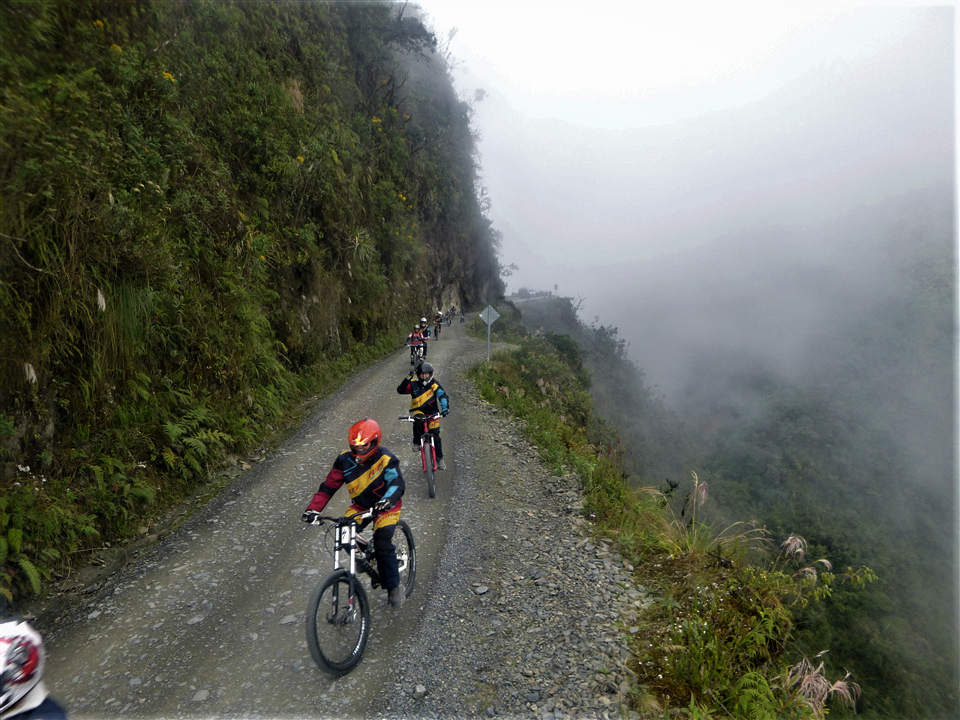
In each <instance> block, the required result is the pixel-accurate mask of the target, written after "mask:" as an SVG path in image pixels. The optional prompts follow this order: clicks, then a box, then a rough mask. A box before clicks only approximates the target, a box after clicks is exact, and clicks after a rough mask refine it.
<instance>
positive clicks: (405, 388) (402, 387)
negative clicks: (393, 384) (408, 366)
mask: <svg viewBox="0 0 960 720" xmlns="http://www.w3.org/2000/svg"><path fill="white" fill-rule="evenodd" d="M397 392H398V393H400V394H401V395H412V394H413V383H412V382H411V381H410V378H404V379H403V380H401V381H400V384H399V385H397Z"/></svg>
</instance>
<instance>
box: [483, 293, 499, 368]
mask: <svg viewBox="0 0 960 720" xmlns="http://www.w3.org/2000/svg"><path fill="white" fill-rule="evenodd" d="M498 317H500V313H498V312H497V311H496V310H494V309H493V306H492V305H487V307H485V308H484V310H483V312H482V313H480V319H481V320H483V321H484V322H485V323H486V324H487V362H490V326H491V325H493V323H495V322H496V321H497V318H498Z"/></svg>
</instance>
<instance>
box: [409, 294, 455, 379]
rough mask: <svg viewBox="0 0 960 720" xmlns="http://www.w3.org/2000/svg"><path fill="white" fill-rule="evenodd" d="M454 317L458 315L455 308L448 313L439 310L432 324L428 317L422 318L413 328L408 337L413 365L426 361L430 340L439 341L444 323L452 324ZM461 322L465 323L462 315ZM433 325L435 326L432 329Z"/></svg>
mask: <svg viewBox="0 0 960 720" xmlns="http://www.w3.org/2000/svg"><path fill="white" fill-rule="evenodd" d="M454 315H456V309H455V308H453V307H451V308H450V309H449V310H447V312H446V313H444V312H441V311H440V310H437V312H436V313H435V314H434V316H433V321H432V323H431V322H427V318H426V317H422V318H420V322H419V323H417V324H416V325H414V326H413V331H412V332H411V333H410V334H409V335H407V346H408V347H409V348H410V364H411V365H416V364H417V362H419V361H420V360H421V359H423V360H425V359H426V357H427V349H428V346H429V340H430V339H431V338H433V339H434V340H439V339H440V330H441V329H442V328H443V325H444V323H446V324H447V325H449V324H450V323H452V322H453V317H454ZM460 322H463V317H462V313H461V318H460ZM431 324H432V326H433V327H432V329H431Z"/></svg>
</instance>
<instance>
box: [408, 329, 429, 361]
mask: <svg viewBox="0 0 960 720" xmlns="http://www.w3.org/2000/svg"><path fill="white" fill-rule="evenodd" d="M407 344H408V345H409V346H410V357H411V360H410V362H413V360H412V358H415V357H416V356H417V348H418V347H423V349H424V357H426V347H424V346H425V345H426V342H424V339H423V335H422V334H421V333H420V326H419V325H414V326H413V332H412V333H410V334H409V335H407Z"/></svg>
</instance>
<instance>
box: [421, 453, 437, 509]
mask: <svg viewBox="0 0 960 720" xmlns="http://www.w3.org/2000/svg"><path fill="white" fill-rule="evenodd" d="M435 452H436V450H435V449H434V447H433V444H432V443H426V444H424V446H423V471H424V472H425V473H426V474H427V492H428V493H429V494H430V497H432V498H435V497H436V496H437V488H436V485H435V483H434V479H433V465H434V453H435Z"/></svg>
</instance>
